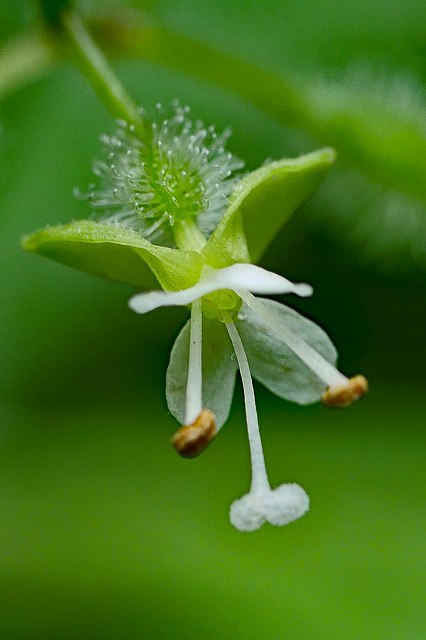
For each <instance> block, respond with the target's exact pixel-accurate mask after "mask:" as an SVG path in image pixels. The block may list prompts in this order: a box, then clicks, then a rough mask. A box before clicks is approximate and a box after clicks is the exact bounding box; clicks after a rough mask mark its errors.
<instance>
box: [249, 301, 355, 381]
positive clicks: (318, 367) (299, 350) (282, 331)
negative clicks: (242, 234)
mask: <svg viewBox="0 0 426 640" xmlns="http://www.w3.org/2000/svg"><path fill="white" fill-rule="evenodd" d="M238 295H239V296H240V297H241V298H242V299H243V300H244V302H245V303H246V304H247V305H248V306H249V307H250V309H252V310H253V311H254V312H255V313H258V314H259V316H261V317H262V318H263V319H264V320H265V322H266V323H267V325H268V326H269V327H270V328H271V329H272V331H273V332H274V333H275V334H276V335H277V336H278V337H279V338H280V339H281V340H282V341H283V342H285V343H286V345H287V346H288V347H289V348H290V349H291V350H292V351H293V352H294V353H295V354H296V355H297V356H299V358H300V359H301V360H302V361H303V362H304V363H305V364H306V366H308V367H309V368H310V369H311V371H313V372H314V373H315V374H316V375H317V376H318V378H320V379H321V380H322V381H323V382H324V383H325V384H326V385H327V386H328V387H339V388H347V387H348V386H350V380H349V379H348V378H347V377H346V376H344V375H343V374H342V373H340V371H338V370H337V369H336V368H335V367H333V365H332V364H331V363H330V362H328V360H326V359H325V358H324V356H322V355H321V354H320V353H318V351H315V349H314V348H313V347H311V346H310V345H309V344H308V343H307V342H305V341H304V340H302V339H301V338H299V336H297V335H296V334H295V333H293V331H291V330H290V329H289V328H288V327H286V326H285V325H283V324H282V323H280V322H279V321H278V320H277V318H276V317H275V316H274V315H273V314H272V313H270V312H269V309H268V308H267V307H266V306H265V305H264V304H263V303H262V301H261V300H258V299H257V298H255V297H254V296H253V295H252V294H251V293H250V292H249V291H239V292H238Z"/></svg>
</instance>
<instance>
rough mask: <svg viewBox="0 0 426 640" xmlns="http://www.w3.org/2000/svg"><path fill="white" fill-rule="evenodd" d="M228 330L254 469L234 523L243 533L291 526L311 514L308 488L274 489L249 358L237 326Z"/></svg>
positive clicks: (233, 508) (233, 513)
mask: <svg viewBox="0 0 426 640" xmlns="http://www.w3.org/2000/svg"><path fill="white" fill-rule="evenodd" d="M226 327H227V329H228V333H229V337H230V338H231V341H232V344H233V347H234V351H235V355H236V356H237V361H238V366H239V369H240V375H241V381H242V384H243V390H244V402H245V408H246V417H247V431H248V437H249V444H250V457H251V466H252V482H251V487H250V492H249V493H248V494H246V495H244V496H243V497H242V498H240V499H239V500H235V501H234V502H233V503H232V505H231V509H230V520H231V523H232V524H233V525H234V527H236V528H237V529H239V530H240V531H255V530H256V529H259V528H260V527H261V526H262V524H263V523H264V522H269V523H270V524H273V525H276V526H282V525H285V524H289V523H290V522H293V521H294V520H297V519H298V518H300V517H301V516H302V515H303V514H304V513H306V511H308V509H309V498H308V496H307V494H306V492H305V491H304V489H302V487H300V486H299V485H297V484H283V485H280V486H279V487H277V488H276V489H274V490H272V489H271V486H270V484H269V480H268V474H267V471H266V466H265V458H264V455H263V447H262V441H261V438H260V431H259V422H258V418H257V409H256V399H255V395H254V389H253V382H252V377H251V373H250V366H249V363H248V360H247V355H246V352H245V350H244V345H243V343H242V341H241V338H240V335H239V333H238V331H237V328H236V327H235V325H234V324H233V323H228V324H227V325H226Z"/></svg>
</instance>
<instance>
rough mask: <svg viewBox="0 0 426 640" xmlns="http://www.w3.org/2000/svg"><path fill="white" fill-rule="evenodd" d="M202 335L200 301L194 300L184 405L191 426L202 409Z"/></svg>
mask: <svg viewBox="0 0 426 640" xmlns="http://www.w3.org/2000/svg"><path fill="white" fill-rule="evenodd" d="M202 334H203V316H202V313H201V299H198V300H194V302H193V303H192V306H191V332H190V338H189V363H188V381H187V385H186V405H185V424H186V425H191V424H193V423H194V421H195V420H196V419H197V417H198V416H199V415H200V413H201V410H202V408H203V404H202V396H201V393H202V388H203V370H202Z"/></svg>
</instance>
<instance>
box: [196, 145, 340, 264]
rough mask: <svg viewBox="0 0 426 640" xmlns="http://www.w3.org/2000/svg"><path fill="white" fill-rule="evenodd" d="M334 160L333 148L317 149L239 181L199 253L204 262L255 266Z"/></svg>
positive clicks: (250, 174)
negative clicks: (251, 262)
mask: <svg viewBox="0 0 426 640" xmlns="http://www.w3.org/2000/svg"><path fill="white" fill-rule="evenodd" d="M335 157H336V154H335V151H334V150H333V149H329V148H325V149H319V150H318V151H314V152H312V153H308V154H306V155H303V156H300V157H299V158H294V159H286V160H278V161H277V162H270V163H269V164H266V165H265V166H263V167H260V168H259V169H256V171H253V172H252V173H249V174H248V175H247V176H245V177H244V178H242V180H241V181H240V182H239V183H238V184H237V186H236V188H235V191H234V192H233V194H232V196H231V201H230V205H229V207H228V210H227V212H226V213H225V215H224V217H223V218H222V220H221V221H220V222H219V224H218V226H217V227H216V229H215V231H214V232H213V234H212V236H211V237H210V239H209V241H208V243H207V244H206V246H205V247H204V249H203V252H202V253H203V256H204V258H205V260H206V262H207V264H209V265H211V266H212V267H216V268H221V267H226V266H228V265H230V264H232V263H234V262H250V261H253V262H257V261H258V260H259V258H260V256H261V255H262V253H263V252H264V251H265V249H266V248H267V246H268V244H269V243H270V242H271V241H272V240H273V238H274V237H275V236H276V234H277V233H278V232H279V230H280V229H281V227H282V226H283V225H284V224H285V223H286V222H287V220H288V219H289V218H290V216H291V215H292V214H293V213H294V212H295V211H296V210H297V209H298V208H299V207H300V205H301V204H302V203H303V202H304V201H305V200H306V199H307V198H309V196H310V195H311V194H312V193H313V192H314V191H315V190H316V189H317V188H318V186H319V185H320V183H321V181H322V180H323V178H324V176H325V174H326V173H327V171H328V170H329V168H330V167H331V165H332V164H333V162H334V160H335Z"/></svg>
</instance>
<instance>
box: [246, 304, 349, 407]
mask: <svg viewBox="0 0 426 640" xmlns="http://www.w3.org/2000/svg"><path fill="white" fill-rule="evenodd" d="M256 302H257V303H259V313H257V312H254V311H253V310H252V309H250V307H249V306H248V305H246V304H243V307H242V309H241V312H240V315H239V317H240V319H239V320H238V321H237V322H236V326H237V329H238V331H239V333H240V336H241V340H242V341H243V343H244V348H245V350H246V353H247V358H248V360H249V363H250V369H251V372H252V375H253V377H254V378H256V379H257V380H259V382H261V383H262V384H263V385H265V387H266V388H267V389H269V390H270V391H272V393H275V394H276V395H278V396H280V398H285V399H286V400H290V401H291V402H297V403H298V404H310V403H312V402H318V401H319V400H320V399H321V396H322V394H323V393H324V391H325V390H326V388H327V384H326V383H325V382H324V380H322V379H321V378H320V377H319V376H318V375H317V374H316V373H314V372H313V371H312V369H311V368H310V367H309V366H308V365H307V364H306V363H305V362H304V361H303V360H302V359H301V358H300V356H299V355H297V354H296V353H295V352H294V351H293V349H291V347H290V346H289V345H288V344H287V342H285V341H284V339H283V337H282V336H280V334H279V333H278V332H276V331H274V328H273V327H274V326H280V327H282V329H283V331H286V333H290V334H291V335H293V336H296V338H297V339H298V340H299V341H303V343H306V344H307V345H309V347H310V348H311V350H312V349H313V350H314V351H315V353H318V354H320V356H322V358H323V359H325V361H326V362H327V363H330V364H329V366H330V367H331V366H332V365H334V364H335V363H336V359H337V352H336V349H335V348H334V346H333V344H332V342H331V340H330V338H329V337H328V336H327V334H326V333H325V332H324V331H323V330H322V329H321V328H320V327H318V325H316V324H315V323H314V322H312V321H311V320H308V319H307V318H304V317H303V316H302V315H300V314H299V313H297V311H294V309H290V308H289V307H287V306H285V305H283V304H280V303H279V302H276V301H275V300H265V299H263V298H257V299H256ZM256 311H257V308H256Z"/></svg>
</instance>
